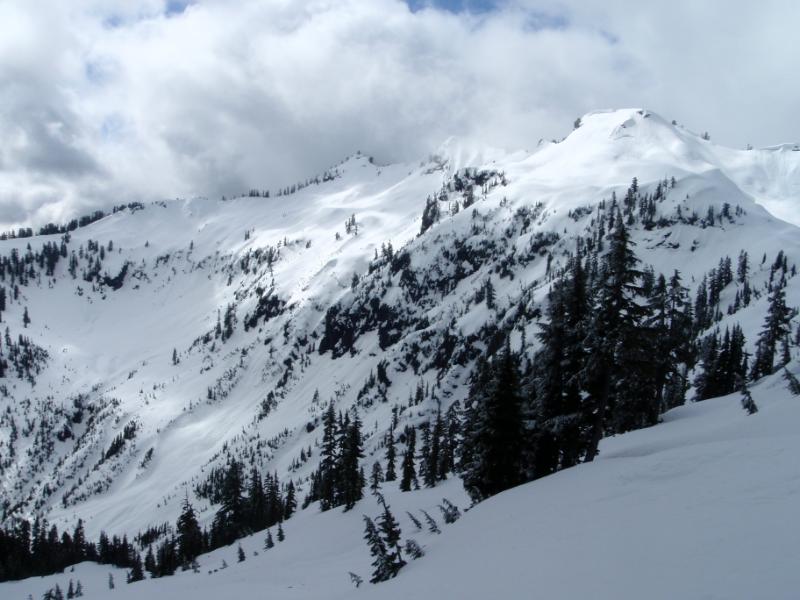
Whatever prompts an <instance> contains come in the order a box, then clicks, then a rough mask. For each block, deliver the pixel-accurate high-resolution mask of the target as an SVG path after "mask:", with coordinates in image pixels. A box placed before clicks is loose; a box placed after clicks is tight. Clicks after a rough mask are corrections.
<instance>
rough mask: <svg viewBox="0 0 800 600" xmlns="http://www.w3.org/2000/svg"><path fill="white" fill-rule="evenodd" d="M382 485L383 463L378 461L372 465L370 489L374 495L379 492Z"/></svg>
mask: <svg viewBox="0 0 800 600" xmlns="http://www.w3.org/2000/svg"><path fill="white" fill-rule="evenodd" d="M381 483H383V470H382V469H381V463H380V462H378V461H377V460H376V461H375V462H374V463H372V473H371V474H370V477H369V489H370V491H371V492H372V493H373V494H374V493H376V492H379V491H380V489H381Z"/></svg>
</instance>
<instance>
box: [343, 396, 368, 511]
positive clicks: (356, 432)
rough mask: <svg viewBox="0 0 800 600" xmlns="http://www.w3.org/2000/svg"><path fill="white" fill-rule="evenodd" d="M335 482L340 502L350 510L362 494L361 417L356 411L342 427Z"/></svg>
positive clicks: (362, 454)
mask: <svg viewBox="0 0 800 600" xmlns="http://www.w3.org/2000/svg"><path fill="white" fill-rule="evenodd" d="M339 456H340V458H339V465H338V469H337V475H338V477H337V480H338V481H337V483H338V486H337V487H339V488H340V489H341V492H340V494H339V495H340V497H341V503H342V504H344V507H345V510H350V509H351V508H353V506H355V504H356V502H358V501H359V500H361V498H363V496H364V478H363V476H362V474H361V471H360V469H359V460H360V459H361V458H363V457H364V453H363V450H362V441H361V419H360V418H359V416H358V412H357V411H353V417H352V419H350V420H349V421H348V423H347V425H346V427H345V428H344V431H343V435H342V442H341V450H340V455H339Z"/></svg>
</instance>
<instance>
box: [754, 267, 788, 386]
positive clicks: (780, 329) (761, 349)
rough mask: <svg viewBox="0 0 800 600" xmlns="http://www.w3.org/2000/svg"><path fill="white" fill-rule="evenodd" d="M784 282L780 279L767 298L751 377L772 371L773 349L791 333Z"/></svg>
mask: <svg viewBox="0 0 800 600" xmlns="http://www.w3.org/2000/svg"><path fill="white" fill-rule="evenodd" d="M784 286H785V282H784V281H783V280H782V281H781V283H779V284H778V285H777V286H775V288H774V289H773V291H772V294H771V295H770V298H769V308H768V310H767V317H766V319H765V320H764V327H763V328H762V330H761V334H760V335H759V337H758V342H757V347H756V356H755V360H754V362H753V370H752V373H751V377H752V378H753V379H758V378H759V377H763V376H764V375H771V374H772V373H773V372H774V370H775V369H774V363H775V351H776V349H777V345H778V342H780V341H781V340H783V339H784V338H785V337H786V336H788V335H789V334H790V333H791V323H790V321H791V318H792V313H793V311H792V310H791V309H790V308H788V307H787V306H786V290H785V289H784Z"/></svg>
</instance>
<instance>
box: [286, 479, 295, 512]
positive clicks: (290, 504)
mask: <svg viewBox="0 0 800 600" xmlns="http://www.w3.org/2000/svg"><path fill="white" fill-rule="evenodd" d="M296 509H297V498H296V497H295V489H294V482H293V481H292V480H291V479H290V480H289V484H288V485H287V486H286V500H285V501H284V509H283V518H284V519H288V518H290V517H291V516H292V515H293V514H294V511H295V510H296Z"/></svg>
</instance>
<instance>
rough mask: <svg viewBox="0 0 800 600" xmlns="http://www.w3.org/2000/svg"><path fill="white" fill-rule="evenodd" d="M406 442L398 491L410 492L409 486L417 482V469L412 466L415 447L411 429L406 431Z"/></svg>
mask: <svg viewBox="0 0 800 600" xmlns="http://www.w3.org/2000/svg"><path fill="white" fill-rule="evenodd" d="M407 438H408V441H407V445H406V451H405V453H404V454H403V464H402V466H401V469H402V476H401V478H400V491H403V492H410V491H411V485H412V484H415V483H416V481H417V469H416V467H415V465H414V454H415V451H416V450H415V447H416V438H417V436H416V432H415V430H414V429H413V428H411V429H409V430H408V435H407Z"/></svg>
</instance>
